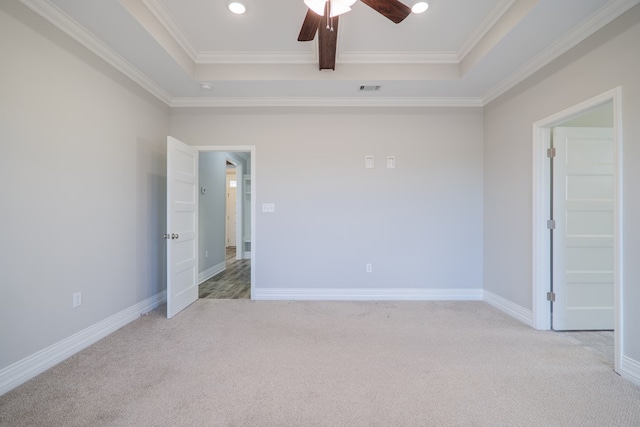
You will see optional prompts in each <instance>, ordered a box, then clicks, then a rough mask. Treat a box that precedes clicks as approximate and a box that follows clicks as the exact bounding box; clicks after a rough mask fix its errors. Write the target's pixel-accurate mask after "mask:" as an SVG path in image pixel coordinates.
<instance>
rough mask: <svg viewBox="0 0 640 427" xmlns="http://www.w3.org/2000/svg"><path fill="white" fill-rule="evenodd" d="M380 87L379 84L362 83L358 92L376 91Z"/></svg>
mask: <svg viewBox="0 0 640 427" xmlns="http://www.w3.org/2000/svg"><path fill="white" fill-rule="evenodd" d="M381 87H382V86H379V85H362V86H360V92H377V91H379V90H380V88H381Z"/></svg>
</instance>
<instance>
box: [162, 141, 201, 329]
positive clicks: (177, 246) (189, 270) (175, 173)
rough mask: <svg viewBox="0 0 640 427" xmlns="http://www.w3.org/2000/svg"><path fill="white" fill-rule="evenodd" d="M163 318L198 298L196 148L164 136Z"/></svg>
mask: <svg viewBox="0 0 640 427" xmlns="http://www.w3.org/2000/svg"><path fill="white" fill-rule="evenodd" d="M165 237H166V239H167V317H168V318H171V317H173V316H175V315H176V314H177V313H179V312H180V311H181V310H183V309H184V308H186V307H187V306H188V305H189V304H191V303H193V302H194V301H195V300H197V299H198V150H197V149H195V148H192V147H189V146H188V145H186V144H184V143H182V142H180V141H178V140H177V139H175V138H172V137H170V136H169V137H167V235H166V236H165Z"/></svg>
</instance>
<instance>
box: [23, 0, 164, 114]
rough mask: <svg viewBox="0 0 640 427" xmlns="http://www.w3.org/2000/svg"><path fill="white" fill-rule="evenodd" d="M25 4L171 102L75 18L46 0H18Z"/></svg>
mask: <svg viewBox="0 0 640 427" xmlns="http://www.w3.org/2000/svg"><path fill="white" fill-rule="evenodd" d="M20 1H21V2H22V3H23V4H24V5H25V6H27V7H28V8H29V9H31V10H33V11H34V12H35V13H37V14H38V15H40V16H41V17H43V18H44V19H46V20H47V21H49V22H50V23H51V24H53V25H54V26H56V27H57V28H58V29H60V30H62V31H63V32H64V33H66V34H67V35H69V36H70V37H71V38H73V39H74V40H76V41H77V42H78V43H80V44H81V45H83V46H84V47H86V48H87V49H89V50H90V51H91V52H93V53H94V54H96V55H97V56H99V57H100V58H102V59H103V60H104V61H106V62H107V63H108V64H110V65H111V66H112V67H113V68H115V69H116V70H118V71H120V72H121V73H122V74H124V75H125V76H127V77H129V78H130V79H131V80H133V81H134V82H135V83H137V84H138V85H140V86H141V87H142V88H143V89H145V90H146V91H147V92H149V93H150V94H151V95H153V96H155V97H156V98H158V99H159V100H160V101H162V102H164V103H165V104H167V105H170V104H171V99H172V98H171V94H169V92H167V91H166V90H164V89H163V88H162V87H160V86H159V85H158V84H157V83H156V82H154V81H153V80H151V79H150V78H149V77H147V76H146V75H145V74H143V73H142V72H140V71H139V70H138V69H137V68H136V67H134V66H133V65H131V64H130V63H129V62H128V61H127V60H125V59H124V58H123V57H121V56H120V55H118V54H117V53H116V52H115V51H114V50H113V49H111V48H110V47H108V46H107V45H106V44H104V43H103V42H102V41H101V40H100V39H98V38H97V37H96V36H94V35H93V34H91V33H90V32H89V31H87V30H85V29H84V27H82V26H81V25H80V24H78V23H77V22H76V21H75V20H73V19H72V18H70V17H69V16H68V15H66V14H65V13H64V12H62V11H61V10H60V9H58V8H57V7H56V6H55V5H53V4H52V3H51V2H49V1H47V0H20Z"/></svg>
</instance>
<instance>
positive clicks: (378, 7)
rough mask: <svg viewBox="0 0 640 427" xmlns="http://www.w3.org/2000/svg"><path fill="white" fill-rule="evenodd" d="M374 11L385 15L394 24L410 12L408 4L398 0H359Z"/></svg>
mask: <svg viewBox="0 0 640 427" xmlns="http://www.w3.org/2000/svg"><path fill="white" fill-rule="evenodd" d="M360 1H361V2H362V3H364V4H366V5H367V6H369V7H370V8H372V9H373V10H375V11H376V12H378V13H380V14H382V15H384V16H386V17H387V18H389V19H390V20H392V21H393V22H395V23H396V24H399V23H400V22H402V21H403V20H404V18H406V17H407V16H409V14H411V8H410V7H409V6H406V5H404V4H403V3H400V2H399V1H398V0H360Z"/></svg>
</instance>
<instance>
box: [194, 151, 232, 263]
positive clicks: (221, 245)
mask: <svg viewBox="0 0 640 427" xmlns="http://www.w3.org/2000/svg"><path fill="white" fill-rule="evenodd" d="M199 168H200V188H202V187H205V188H206V189H207V191H206V193H205V194H202V192H200V196H199V197H200V199H199V205H198V209H199V212H198V223H199V227H198V233H199V234H198V245H199V250H198V252H199V265H198V266H199V270H200V271H199V272H200V273H202V272H203V271H206V270H208V269H210V268H212V267H215V266H216V265H218V264H220V263H223V262H225V259H226V253H225V227H226V224H225V218H226V211H227V208H226V201H227V189H226V179H227V154H226V153H224V152H212V151H209V152H202V153H200V164H199ZM205 251H208V252H209V256H208V257H206V256H205Z"/></svg>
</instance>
